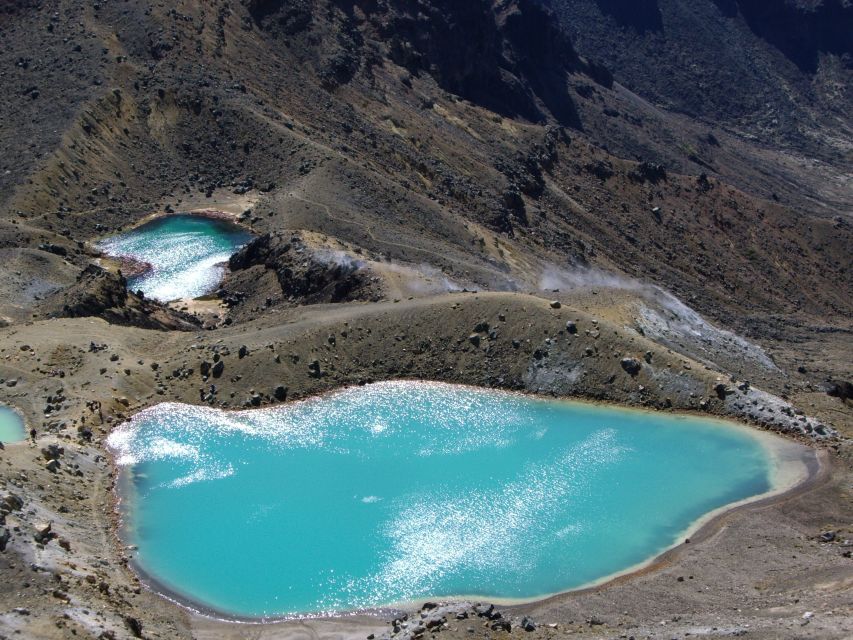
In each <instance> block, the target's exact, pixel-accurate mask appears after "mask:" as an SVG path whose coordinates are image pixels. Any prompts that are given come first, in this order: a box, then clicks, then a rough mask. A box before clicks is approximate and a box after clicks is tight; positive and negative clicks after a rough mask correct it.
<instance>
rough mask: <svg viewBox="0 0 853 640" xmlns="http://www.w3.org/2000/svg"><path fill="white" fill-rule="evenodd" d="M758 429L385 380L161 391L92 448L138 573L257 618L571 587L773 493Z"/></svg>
mask: <svg viewBox="0 0 853 640" xmlns="http://www.w3.org/2000/svg"><path fill="white" fill-rule="evenodd" d="M771 439H772V440H773V441H775V440H776V439H775V438H771V437H770V436H768V435H766V434H761V433H759V432H757V431H754V430H751V429H748V428H745V427H741V426H738V425H735V424H733V423H727V422H723V421H719V420H712V419H704V418H701V417H695V418H694V417H683V416H674V415H667V414H659V413H651V412H641V411H631V410H624V409H618V408H612V407H604V406H597V405H590V404H584V403H575V402H566V401H546V400H541V399H534V398H530V397H526V396H523V395H518V394H512V393H504V392H498V391H492V390H485V389H477V388H471V387H462V386H454V385H447V384H438V383H426V382H386V383H379V384H372V385H367V386H364V387H356V388H350V389H344V390H341V391H338V392H335V393H331V394H328V395H325V396H322V397H318V398H315V399H311V400H307V401H302V402H295V403H290V404H287V405H282V406H279V407H275V408H270V409H256V410H250V411H240V412H224V411H219V410H215V409H210V408H207V407H194V406H190V405H182V404H161V405H158V406H156V407H153V408H151V409H148V410H145V411H143V412H141V413H139V414H137V415H136V416H135V417H134V418H133V419H132V420H130V421H129V422H126V423H124V424H123V425H121V426H119V427H117V428H116V429H115V430H113V432H112V433H111V434H110V436H109V440H108V443H109V447H110V449H111V451H112V452H113V454H114V455H115V459H116V462H117V464H118V465H119V469H120V474H119V480H120V482H119V487H120V492H121V503H120V504H121V512H122V516H123V532H122V536H123V538H124V542H126V543H127V544H133V545H137V546H138V551H137V553H136V555H135V557H134V561H135V564H136V566H137V567H138V568H139V569H140V570H141V572H142V573H143V574H144V575H145V576H147V577H148V578H149V579H151V580H153V581H154V582H155V588H160V589H162V590H163V591H165V592H168V593H170V594H171V595H172V596H173V597H176V598H178V599H179V600H182V601H184V602H185V603H191V604H193V605H194V606H196V607H198V608H201V609H203V610H212V611H215V612H217V613H219V614H221V615H226V616H235V617H244V616H245V617H259V618H261V617H277V616H286V615H293V614H307V613H335V612H343V611H351V610H356V609H364V608H376V607H382V606H385V605H392V604H400V603H408V602H412V601H418V600H423V599H428V598H449V597H462V596H471V597H480V598H483V599H493V600H497V599H509V600H525V599H534V598H539V597H543V596H546V595H549V594H553V593H557V592H561V591H566V590H569V589H573V588H577V587H581V586H584V585H588V584H590V583H592V582H594V581H597V580H601V579H602V578H605V577H607V576H611V575H613V574H615V573H617V572H621V571H625V570H627V569H630V568H632V567H635V566H636V565H638V564H639V563H643V562H645V561H648V560H649V559H651V558H653V557H655V556H656V555H658V554H660V553H661V552H662V551H664V550H665V549H667V548H669V547H671V546H672V545H674V544H676V543H678V542H680V541H681V540H682V539H683V537H684V535H685V534H686V532H688V531H689V530H690V528H691V527H693V526H694V525H695V524H696V523H697V521H698V520H699V519H701V518H702V517H703V516H705V515H707V514H708V513H709V512H712V511H714V510H716V509H718V508H720V507H723V506H725V505H729V504H731V503H734V502H738V501H741V500H744V499H748V498H753V497H755V496H758V495H761V494H764V493H766V492H768V491H770V490H771V489H774V488H777V487H775V486H774V483H775V482H776V478H777V475H776V474H777V466H778V464H777V462H778V458H777V457H775V456H776V454H774V453H773V446H771V445H768V444H767V443H768V442H769V441H770V440H771ZM780 442H781V440H780ZM784 446H796V445H787V444H785V445H784Z"/></svg>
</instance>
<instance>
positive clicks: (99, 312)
mask: <svg viewBox="0 0 853 640" xmlns="http://www.w3.org/2000/svg"><path fill="white" fill-rule="evenodd" d="M38 309H39V311H40V312H41V315H44V316H47V317H49V318H87V317H98V318H103V319H104V320H106V321H107V322H109V323H111V324H119V325H130V326H135V327H142V328H144V329H160V330H164V331H165V330H178V331H193V330H196V329H198V327H199V322H198V321H197V320H196V319H195V318H194V317H193V316H190V315H188V314H185V313H181V312H179V311H176V310H174V309H171V308H169V307H167V306H166V305H163V304H161V303H159V302H156V301H154V300H149V299H146V298H143V297H140V296H138V295H137V294H135V293H131V292H129V291H128V290H127V280H126V279H125V278H124V276H122V275H120V274H115V273H111V272H109V271H107V270H106V269H102V268H101V267H99V266H97V265H94V264H90V265H89V266H87V267H86V268H85V269H83V271H82V272H81V273H80V275H79V276H78V278H77V282H75V283H74V284H73V285H71V286H70V287H67V288H65V289H61V290H59V291H57V292H56V293H54V294H52V295H50V296H49V297H47V298H46V299H45V300H44V301H42V302H41V304H40V305H39V307H38Z"/></svg>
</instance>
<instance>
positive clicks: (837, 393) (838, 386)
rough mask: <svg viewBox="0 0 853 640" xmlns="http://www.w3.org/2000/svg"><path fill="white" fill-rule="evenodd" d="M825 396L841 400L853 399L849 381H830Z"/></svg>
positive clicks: (851, 384) (852, 389) (852, 385)
mask: <svg viewBox="0 0 853 640" xmlns="http://www.w3.org/2000/svg"><path fill="white" fill-rule="evenodd" d="M826 393H827V395H830V396H832V397H833V398H840V399H841V400H849V399H850V398H853V383H851V382H850V381H849V380H839V381H832V382H830V383H829V388H828V389H827V390H826Z"/></svg>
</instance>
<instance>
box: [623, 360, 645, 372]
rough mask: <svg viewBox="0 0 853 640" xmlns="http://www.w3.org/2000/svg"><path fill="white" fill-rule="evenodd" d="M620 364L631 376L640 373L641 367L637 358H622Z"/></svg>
mask: <svg viewBox="0 0 853 640" xmlns="http://www.w3.org/2000/svg"><path fill="white" fill-rule="evenodd" d="M621 364H622V368H623V369H624V370H625V371H626V372H628V373H629V374H630V375H632V376H635V375H637V374H638V373H640V369H642V368H643V365H642V363H640V361H639V360H637V358H622V362H621Z"/></svg>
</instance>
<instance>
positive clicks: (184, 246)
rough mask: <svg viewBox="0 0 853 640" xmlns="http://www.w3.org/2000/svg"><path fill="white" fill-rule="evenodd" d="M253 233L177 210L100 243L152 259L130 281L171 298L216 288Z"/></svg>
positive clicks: (194, 295)
mask: <svg viewBox="0 0 853 640" xmlns="http://www.w3.org/2000/svg"><path fill="white" fill-rule="evenodd" d="M251 239H252V235H251V234H250V233H248V232H246V231H244V230H242V229H240V228H239V227H237V226H236V225H233V224H230V223H228V222H226V221H223V220H215V219H212V218H206V217H203V216H194V215H172V216H166V217H163V218H157V219H156V220H152V221H151V222H148V223H146V224H143V225H141V226H139V227H137V228H135V229H132V230H131V231H128V232H127V233H122V234H119V235H116V236H113V237H110V238H107V239H105V240H103V241H102V242H101V243H100V244H99V247H100V248H101V250H103V251H104V252H105V253H107V254H108V255H111V256H114V257H122V258H132V259H133V260H136V261H139V262H145V263H148V264H150V265H151V269H149V270H148V271H146V272H145V273H142V274H139V275H135V276H132V277H129V278H128V279H127V286H128V288H129V289H130V290H131V291H138V290H141V291H142V292H143V293H144V294H145V295H146V296H148V297H149V298H154V299H155V300H160V301H163V302H168V301H170V300H177V299H178V298H197V297H199V296H203V295H205V294H208V293H210V292H211V291H213V290H214V289H216V287H217V285H218V284H219V282H220V281H221V280H222V276H223V275H224V267H223V263H225V262H227V261H228V258H230V257H231V256H232V255H233V254H234V253H236V252H237V250H238V249H239V248H240V247H241V246H243V245H244V244H246V243H247V242H249V240H251Z"/></svg>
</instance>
